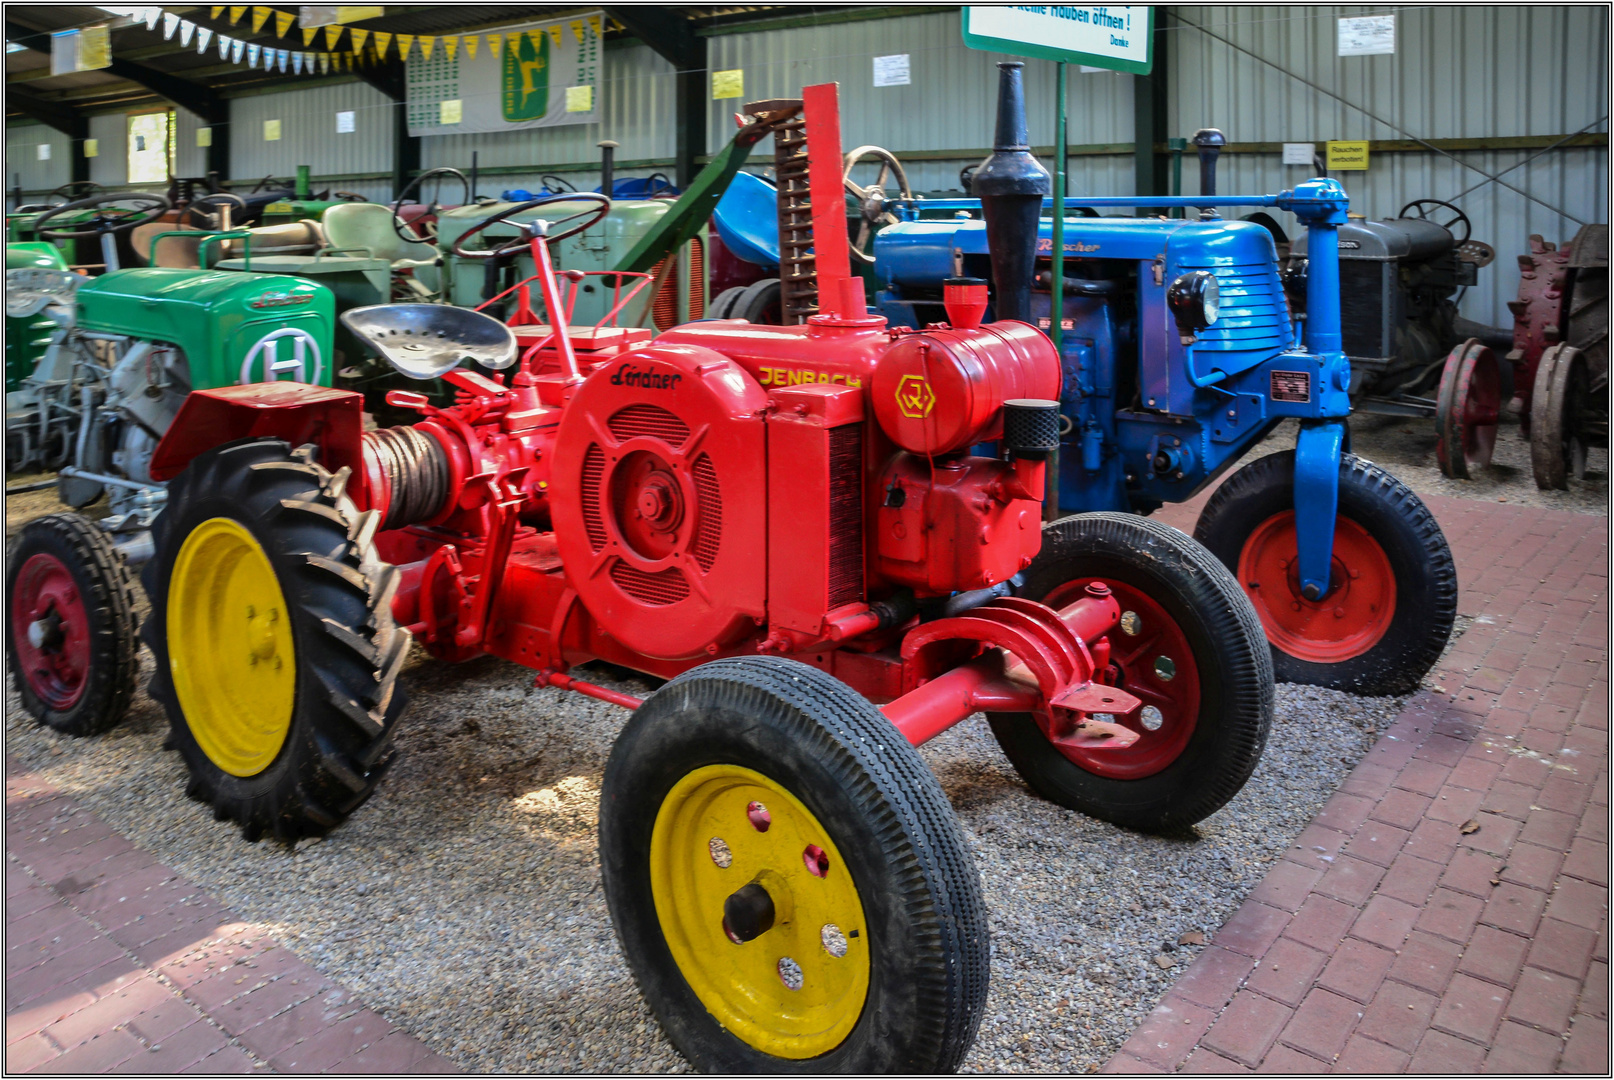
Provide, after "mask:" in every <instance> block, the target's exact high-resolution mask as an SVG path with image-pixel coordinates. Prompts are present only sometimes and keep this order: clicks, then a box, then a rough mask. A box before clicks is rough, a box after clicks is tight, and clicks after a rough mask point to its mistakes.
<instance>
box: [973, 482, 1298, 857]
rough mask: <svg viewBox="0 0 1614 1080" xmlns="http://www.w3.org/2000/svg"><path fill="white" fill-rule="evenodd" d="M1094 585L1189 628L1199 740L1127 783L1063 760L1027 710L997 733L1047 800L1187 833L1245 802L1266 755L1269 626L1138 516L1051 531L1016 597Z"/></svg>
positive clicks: (1100, 516)
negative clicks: (1234, 802) (1137, 598)
mask: <svg viewBox="0 0 1614 1080" xmlns="http://www.w3.org/2000/svg"><path fill="white" fill-rule="evenodd" d="M1085 577H1098V578H1101V579H1103V580H1105V581H1108V582H1121V583H1124V584H1126V585H1128V586H1131V587H1132V588H1134V589H1137V590H1138V591H1139V592H1142V593H1144V594H1145V595H1146V596H1148V597H1149V598H1150V599H1151V600H1153V601H1154V602H1155V603H1157V604H1159V605H1160V606H1161V607H1163V608H1164V609H1165V610H1166V612H1167V614H1169V615H1170V616H1171V618H1172V619H1173V620H1175V622H1176V623H1177V626H1178V627H1179V628H1180V629H1181V630H1182V632H1183V635H1184V636H1185V637H1186V638H1187V639H1188V644H1189V647H1190V648H1191V649H1192V651H1193V654H1194V661H1195V665H1196V666H1197V667H1198V669H1199V674H1200V709H1199V715H1198V716H1197V718H1196V719H1195V726H1194V734H1193V736H1192V737H1191V738H1190V739H1189V741H1188V744H1187V745H1186V746H1185V747H1184V748H1183V750H1182V753H1180V754H1179V755H1178V756H1177V758H1176V760H1175V761H1173V762H1172V763H1171V764H1170V765H1168V766H1166V767H1165V768H1164V769H1162V770H1161V771H1160V772H1157V773H1155V774H1154V775H1152V776H1145V777H1140V778H1138V779H1134V780H1122V779H1116V778H1113V777H1105V776H1099V775H1096V774H1094V773H1091V772H1089V771H1087V770H1086V769H1083V768H1082V767H1081V766H1079V765H1077V764H1076V763H1075V762H1073V761H1071V760H1070V759H1069V758H1067V757H1065V755H1064V754H1062V753H1060V752H1059V750H1058V749H1057V748H1056V747H1054V746H1053V745H1052V744H1051V743H1050V742H1049V741H1048V738H1047V736H1045V735H1044V734H1043V733H1042V729H1041V728H1039V727H1038V726H1037V723H1036V721H1035V720H1034V719H1033V718H1032V716H1031V715H1030V714H1029V713H989V714H988V715H987V720H988V722H989V723H990V724H991V726H992V734H993V735H995V736H996V737H997V740H998V745H999V746H1000V747H1002V748H1003V752H1004V754H1005V755H1007V757H1008V759H1009V762H1010V764H1012V765H1013V766H1014V768H1015V771H1017V772H1018V773H1019V774H1020V776H1021V778H1022V779H1024V780H1025V782H1026V784H1027V786H1029V787H1030V788H1031V790H1032V791H1035V792H1036V793H1037V794H1038V795H1041V796H1042V797H1043V798H1045V799H1047V800H1049V801H1050V802H1054V803H1058V804H1059V805H1060V806H1064V807H1068V808H1069V809H1072V810H1077V811H1080V812H1081V813H1084V814H1087V815H1089V816H1091V817H1095V818H1099V819H1101V820H1104V821H1108V822H1111V823H1113V824H1116V825H1120V826H1122V827H1124V828H1128V829H1137V830H1139V831H1141V832H1174V831H1178V830H1181V829H1185V828H1187V827H1188V826H1190V825H1193V824H1194V823H1195V822H1198V821H1202V820H1204V819H1205V818H1207V817H1209V816H1210V815H1211V814H1213V813H1215V812H1216V811H1217V810H1219V809H1220V808H1221V807H1222V806H1224V805H1225V804H1226V803H1227V801H1228V800H1229V799H1231V798H1232V797H1233V796H1234V795H1236V794H1238V792H1239V789H1240V788H1242V787H1243V786H1244V783H1245V781H1247V780H1248V779H1249V778H1250V774H1251V773H1252V772H1254V771H1255V766H1256V762H1258V761H1259V760H1260V758H1261V751H1262V750H1263V749H1264V748H1265V747H1266V742H1267V733H1268V731H1269V730H1270V729H1271V727H1272V710H1273V700H1272V698H1273V687H1272V660H1271V657H1270V655H1269V654H1268V652H1267V648H1266V639H1265V637H1264V636H1263V635H1262V633H1261V623H1260V620H1258V619H1257V618H1256V617H1255V611H1254V609H1253V608H1251V606H1250V601H1249V599H1248V598H1247V597H1246V596H1245V595H1244V593H1243V592H1242V591H1241V590H1240V589H1239V587H1238V582H1236V581H1234V580H1233V575H1231V574H1229V573H1228V572H1227V570H1226V568H1225V567H1223V566H1222V565H1221V564H1220V563H1218V562H1217V561H1216V560H1215V559H1214V558H1212V557H1211V555H1210V553H1209V552H1207V551H1205V550H1204V549H1203V548H1202V547H1200V546H1199V545H1198V544H1196V543H1194V542H1193V540H1191V539H1190V538H1189V537H1188V536H1187V535H1186V534H1185V533H1183V532H1182V531H1180V530H1178V529H1174V528H1172V527H1171V526H1169V525H1165V524H1162V523H1161V522H1158V521H1151V520H1149V519H1147V518H1142V517H1139V516H1137V515H1136V514H1120V513H1113V512H1104V513H1096V514H1075V515H1072V516H1070V517H1066V518H1061V519H1059V520H1058V521H1054V522H1050V523H1048V524H1047V525H1044V526H1043V530H1042V551H1041V552H1040V553H1039V554H1038V555H1037V558H1036V560H1035V561H1033V562H1032V564H1031V565H1030V566H1029V567H1028V568H1027V569H1026V570H1025V584H1023V585H1022V586H1021V587H1020V588H1019V589H1017V590H1016V591H1015V594H1016V595H1017V596H1021V597H1024V598H1025V599H1028V600H1041V599H1042V598H1043V597H1045V596H1048V595H1049V594H1050V593H1052V592H1053V591H1054V590H1055V589H1057V588H1058V587H1059V586H1061V585H1063V584H1065V583H1066V582H1069V581H1072V580H1075V579H1077V578H1085Z"/></svg>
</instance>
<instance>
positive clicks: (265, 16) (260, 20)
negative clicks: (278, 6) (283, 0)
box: [252, 7, 274, 30]
mask: <svg viewBox="0 0 1614 1080" xmlns="http://www.w3.org/2000/svg"><path fill="white" fill-rule="evenodd" d="M273 14H274V10H273V9H272V8H266V7H254V8H253V9H252V29H254V30H262V29H263V24H264V23H266V22H268V21H269V16H271V15H273Z"/></svg>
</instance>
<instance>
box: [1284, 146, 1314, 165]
mask: <svg viewBox="0 0 1614 1080" xmlns="http://www.w3.org/2000/svg"><path fill="white" fill-rule="evenodd" d="M1316 156H1317V147H1316V146H1315V145H1314V144H1312V143H1309V142H1286V143H1284V144H1283V163H1284V164H1285V165H1310V164H1311V159H1312V158H1314V157H1316Z"/></svg>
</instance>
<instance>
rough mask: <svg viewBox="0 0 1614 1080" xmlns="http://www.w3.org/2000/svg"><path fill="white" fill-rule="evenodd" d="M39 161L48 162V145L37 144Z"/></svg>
mask: <svg viewBox="0 0 1614 1080" xmlns="http://www.w3.org/2000/svg"><path fill="white" fill-rule="evenodd" d="M39 160H40V161H49V160H50V143H40V144H39Z"/></svg>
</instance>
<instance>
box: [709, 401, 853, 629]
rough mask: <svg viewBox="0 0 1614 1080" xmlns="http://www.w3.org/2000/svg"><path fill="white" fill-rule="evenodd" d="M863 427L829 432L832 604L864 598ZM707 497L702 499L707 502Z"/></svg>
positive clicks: (830, 577) (836, 604)
mask: <svg viewBox="0 0 1614 1080" xmlns="http://www.w3.org/2000/svg"><path fill="white" fill-rule="evenodd" d="M862 480H863V427H862V425H860V424H843V425H842V426H840V427H837V428H832V429H830V433H829V604H830V606H831V607H836V606H838V605H840V604H850V603H853V602H855V601H858V600H861V599H863V483H862ZM704 502H705V500H704V499H702V503H703V504H704Z"/></svg>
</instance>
